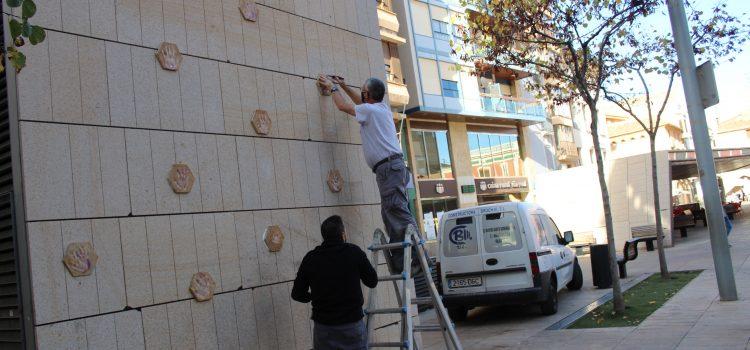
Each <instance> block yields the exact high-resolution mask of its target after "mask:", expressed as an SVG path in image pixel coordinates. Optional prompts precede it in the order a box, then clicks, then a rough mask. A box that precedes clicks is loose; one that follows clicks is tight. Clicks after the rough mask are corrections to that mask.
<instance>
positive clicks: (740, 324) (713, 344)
mask: <svg viewBox="0 0 750 350" xmlns="http://www.w3.org/2000/svg"><path fill="white" fill-rule="evenodd" d="M690 235H691V236H692V237H689V238H688V239H687V240H686V241H683V242H679V241H678V242H677V246H676V247H675V248H672V249H668V250H667V256H668V263H669V268H670V270H672V271H678V270H689V269H705V271H704V272H703V273H701V274H700V275H699V276H698V277H697V278H696V279H694V280H693V281H692V282H691V283H690V284H688V285H687V286H686V287H685V288H684V289H683V290H682V291H680V293H678V294H677V295H675V296H674V297H673V298H672V299H671V300H669V301H668V302H667V303H666V304H665V305H664V306H662V307H661V308H660V309H659V310H657V311H656V312H654V313H653V314H652V315H651V316H649V317H648V318H647V319H646V320H645V321H644V322H643V323H641V324H640V325H639V326H638V327H627V328H608V329H578V330H560V331H541V332H539V333H537V334H536V335H534V336H532V337H529V338H528V339H527V340H526V341H524V342H522V343H521V344H520V346H519V348H539V347H542V348H543V347H545V346H554V348H555V349H617V350H622V349H750V259H749V258H748V257H749V256H750V214H748V213H744V215H743V216H741V217H738V218H737V220H735V228H734V230H733V231H732V235H731V236H730V243H732V245H733V247H732V248H730V249H731V254H732V261H733V266H734V269H735V280H736V283H737V290H738V293H739V300H738V301H734V302H722V301H719V295H718V289H717V286H716V275H715V273H714V270H713V262H712V260H711V251H710V245H709V242H708V240H707V239H705V237H706V236H707V230H705V229H701V230H692V231H691V232H690ZM701 237H703V239H701ZM679 251H682V253H683V254H679V256H675V255H676V254H670V253H679ZM684 253H689V254H684ZM652 255H655V254H649V258H650V259H648V260H655V259H654V258H655V257H654V256H652ZM691 255H692V256H691ZM670 257H672V259H669V258H670ZM644 267H645V266H643V265H642V264H638V270H641V269H642V268H644ZM648 268H650V270H651V271H657V270H658V263H657V265H651V266H648ZM633 272H635V271H633ZM639 272H640V271H639Z"/></svg>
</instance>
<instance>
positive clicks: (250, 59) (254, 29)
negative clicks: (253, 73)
mask: <svg viewBox="0 0 750 350" xmlns="http://www.w3.org/2000/svg"><path fill="white" fill-rule="evenodd" d="M260 7H262V6H258V8H260ZM260 38H261V36H260V25H259V23H258V22H257V21H255V22H253V21H245V20H242V41H243V43H244V47H245V64H247V65H249V66H253V67H261V66H262V65H263V53H262V52H261V39H260Z"/></svg>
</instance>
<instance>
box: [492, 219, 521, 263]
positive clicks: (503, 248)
mask: <svg viewBox="0 0 750 350" xmlns="http://www.w3.org/2000/svg"><path fill="white" fill-rule="evenodd" d="M482 227H483V231H484V232H483V237H484V250H485V251H486V252H488V253H499V252H507V251H511V250H517V249H521V247H522V246H523V245H522V244H521V230H520V229H519V227H518V221H517V220H516V214H514V213H513V212H504V213H494V214H487V215H485V216H484V223H483V225H482Z"/></svg>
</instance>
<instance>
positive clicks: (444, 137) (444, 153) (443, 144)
mask: <svg viewBox="0 0 750 350" xmlns="http://www.w3.org/2000/svg"><path fill="white" fill-rule="evenodd" d="M435 136H436V139H437V147H438V155H439V157H440V171H441V173H442V175H443V179H452V178H453V167H452V163H451V154H450V149H449V147H448V132H446V131H438V132H436V133H435Z"/></svg>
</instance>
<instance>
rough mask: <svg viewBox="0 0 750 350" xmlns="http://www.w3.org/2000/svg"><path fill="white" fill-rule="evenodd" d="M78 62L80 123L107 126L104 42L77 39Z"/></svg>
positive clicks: (105, 54) (107, 102) (107, 109)
mask: <svg viewBox="0 0 750 350" xmlns="http://www.w3.org/2000/svg"><path fill="white" fill-rule="evenodd" d="M78 62H79V68H80V67H85V69H80V71H81V72H80V74H81V107H82V121H83V123H86V124H96V125H109V94H108V93H107V53H106V50H105V47H104V41H101V40H95V39H89V38H85V37H79V38H78Z"/></svg>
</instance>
